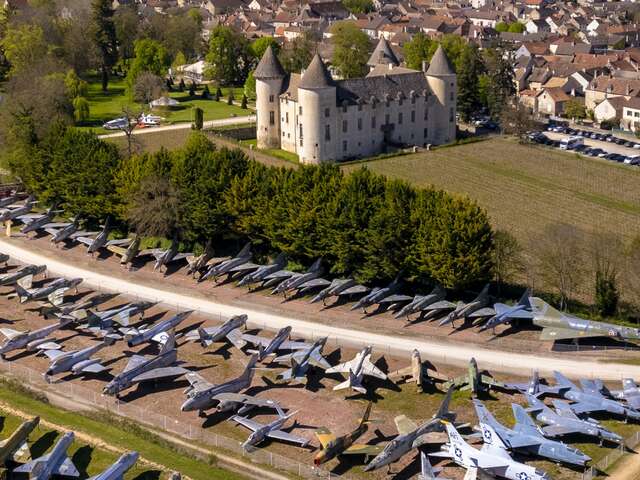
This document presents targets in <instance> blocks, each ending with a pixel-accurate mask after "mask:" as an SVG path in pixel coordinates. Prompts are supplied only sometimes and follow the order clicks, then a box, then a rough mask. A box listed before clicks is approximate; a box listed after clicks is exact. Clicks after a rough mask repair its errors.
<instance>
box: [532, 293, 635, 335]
mask: <svg viewBox="0 0 640 480" xmlns="http://www.w3.org/2000/svg"><path fill="white" fill-rule="evenodd" d="M529 300H530V302H531V307H532V310H533V324H534V325H536V326H538V327H542V333H541V334H540V340H554V341H555V340H566V339H572V340H574V341H577V339H579V338H590V337H609V338H615V339H618V340H640V329H638V328H632V327H623V326H621V325H614V324H612V323H604V322H594V321H591V320H585V319H583V318H578V317H574V316H573V315H569V314H567V313H563V312H559V311H558V310H556V309H555V308H553V307H552V306H551V305H549V304H548V303H546V302H545V301H544V300H542V299H541V298H538V297H531V298H530V299H529Z"/></svg>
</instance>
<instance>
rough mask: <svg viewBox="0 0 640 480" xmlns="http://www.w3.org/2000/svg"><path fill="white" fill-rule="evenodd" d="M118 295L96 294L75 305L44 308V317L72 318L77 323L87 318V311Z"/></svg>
mask: <svg viewBox="0 0 640 480" xmlns="http://www.w3.org/2000/svg"><path fill="white" fill-rule="evenodd" d="M116 296H117V295H116V294H112V293H96V294H94V295H91V296H90V297H88V298H87V297H85V298H83V299H81V300H78V301H77V302H75V303H66V304H62V305H58V306H57V307H56V306H52V307H44V308H43V315H45V316H50V315H53V316H56V317H58V318H62V317H70V318H71V319H72V320H74V321H77V320H81V319H84V318H87V315H88V313H87V311H88V310H90V309H92V308H94V307H97V306H98V305H101V304H103V303H104V302H107V301H109V300H111V299H113V298H114V297H116Z"/></svg>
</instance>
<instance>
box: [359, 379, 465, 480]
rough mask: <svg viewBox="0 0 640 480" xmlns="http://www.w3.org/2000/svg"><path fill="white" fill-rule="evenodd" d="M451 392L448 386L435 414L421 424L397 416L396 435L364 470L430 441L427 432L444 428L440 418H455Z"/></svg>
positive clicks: (391, 459) (398, 456)
mask: <svg viewBox="0 0 640 480" xmlns="http://www.w3.org/2000/svg"><path fill="white" fill-rule="evenodd" d="M452 393H453V388H449V390H448V391H447V394H446V395H445V397H444V399H443V400H442V403H441V404H440V408H438V411H437V412H436V413H435V415H433V416H432V417H431V419H429V420H427V421H426V422H424V423H422V424H421V425H417V424H416V423H414V422H412V421H411V420H409V419H408V418H407V417H405V416H404V415H399V416H397V417H396V418H395V419H394V421H395V423H396V427H397V429H398V436H397V437H396V438H394V439H393V440H391V441H390V442H389V443H387V444H386V445H385V447H384V449H383V450H382V452H380V453H379V454H378V455H377V456H376V457H375V458H374V459H373V460H371V462H370V463H368V464H367V465H366V466H365V467H364V471H365V472H369V471H372V470H377V469H379V468H382V467H384V466H386V465H390V464H391V463H393V462H395V461H397V460H399V459H400V458H402V457H403V456H404V455H406V454H407V453H409V452H410V451H411V450H412V449H414V448H418V447H419V446H421V445H424V444H426V443H430V440H429V438H428V434H430V433H434V432H442V431H443V430H444V426H443V424H442V420H450V421H454V420H455V414H454V413H452V412H450V411H449V402H451V394H452Z"/></svg>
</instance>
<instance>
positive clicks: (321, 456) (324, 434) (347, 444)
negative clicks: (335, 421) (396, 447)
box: [313, 402, 382, 466]
mask: <svg viewBox="0 0 640 480" xmlns="http://www.w3.org/2000/svg"><path fill="white" fill-rule="evenodd" d="M371 406H372V402H369V403H368V405H367V407H366V408H365V410H364V415H362V419H361V420H360V423H359V424H358V426H357V427H356V428H355V430H353V431H351V432H349V433H347V434H345V435H342V436H340V437H336V436H335V435H334V434H333V433H331V431H330V430H329V429H327V428H319V429H318V430H316V437H317V438H318V441H319V442H320V451H318V453H317V454H316V456H315V457H313V463H314V464H315V465H317V466H318V465H322V464H323V463H326V462H328V461H330V460H332V459H334V458H338V460H340V457H341V456H342V455H365V458H368V457H369V456H372V455H377V454H378V453H380V451H381V450H382V447H379V446H377V445H366V444H357V443H355V442H356V441H357V440H358V439H359V438H360V437H362V435H364V434H365V433H366V432H367V430H369V423H370V422H369V415H370V414H371Z"/></svg>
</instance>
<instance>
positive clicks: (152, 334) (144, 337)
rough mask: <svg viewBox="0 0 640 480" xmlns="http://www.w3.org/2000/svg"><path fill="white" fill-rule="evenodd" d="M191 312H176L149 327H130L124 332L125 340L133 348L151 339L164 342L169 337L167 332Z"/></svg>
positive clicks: (160, 342)
mask: <svg viewBox="0 0 640 480" xmlns="http://www.w3.org/2000/svg"><path fill="white" fill-rule="evenodd" d="M192 313H193V311H192V310H188V311H186V312H180V313H177V314H176V315H174V316H173V317H171V318H168V319H167V320H163V321H161V322H158V323H156V324H155V325H152V326H149V327H145V328H141V329H137V328H131V329H130V330H128V331H127V332H126V333H125V340H126V341H127V345H128V347H129V348H133V347H136V346H138V345H142V344H143V343H147V342H151V341H154V342H157V343H159V344H161V345H162V344H164V343H165V342H166V341H167V339H168V338H169V333H167V332H170V331H172V330H175V328H176V327H178V325H180V324H181V323H182V322H184V321H185V320H186V319H187V317H189V315H191V314H192Z"/></svg>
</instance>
